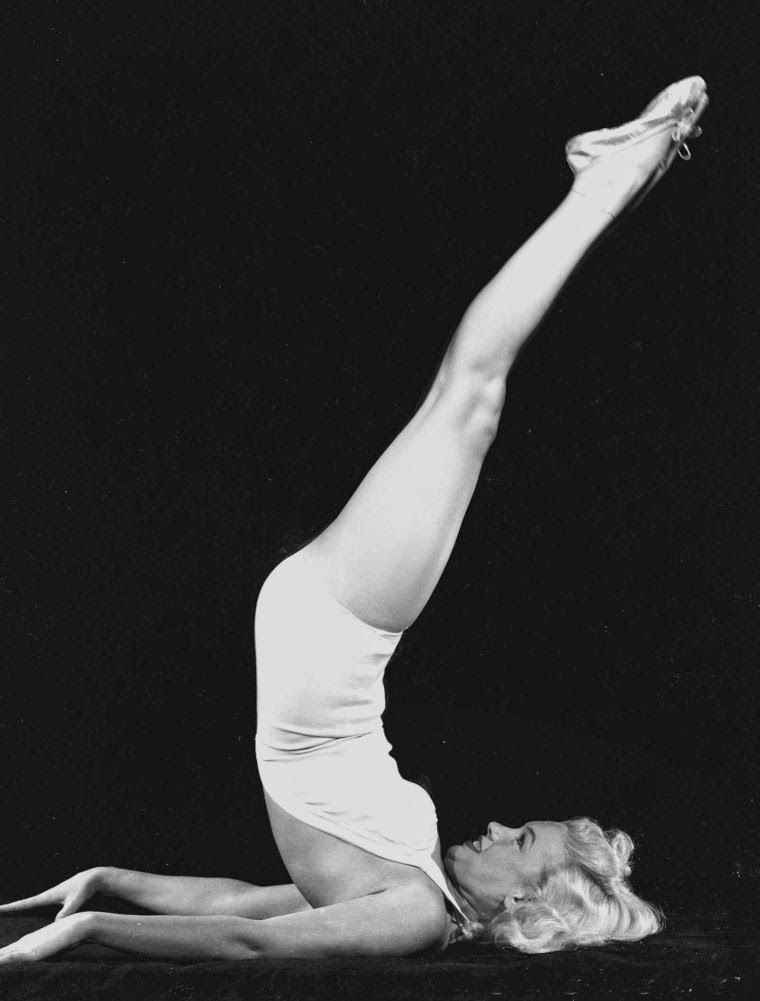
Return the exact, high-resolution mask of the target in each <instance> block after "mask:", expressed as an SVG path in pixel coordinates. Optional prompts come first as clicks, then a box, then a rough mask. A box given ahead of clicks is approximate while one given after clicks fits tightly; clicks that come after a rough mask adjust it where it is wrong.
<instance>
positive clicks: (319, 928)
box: [0, 77, 708, 962]
mask: <svg viewBox="0 0 760 1001" xmlns="http://www.w3.org/2000/svg"><path fill="white" fill-rule="evenodd" d="M707 101H708V99H707V94H706V87H705V83H704V80H702V78H701V77H689V78H687V79H684V80H681V81H679V82H678V83H675V84H673V85H672V86H670V87H668V88H667V89H666V90H664V91H663V92H662V93H660V94H658V96H657V97H656V98H655V99H654V100H653V101H652V102H651V103H650V104H649V105H648V106H647V107H646V108H645V109H644V111H643V112H642V114H641V115H640V116H639V118H638V119H635V120H633V121H630V122H627V123H626V124H624V125H622V126H619V127H617V128H613V129H602V130H599V131H597V132H590V133H585V134H583V135H580V136H576V137H575V138H574V139H572V140H570V142H569V143H568V144H567V147H566V154H567V159H568V162H569V164H570V166H571V168H572V170H573V172H574V175H575V177H574V180H573V184H572V186H571V188H570V190H569V192H568V193H567V195H566V197H565V198H564V199H563V200H562V202H561V204H560V205H559V206H558V207H557V208H556V209H555V210H554V211H553V212H552V213H551V215H550V216H549V217H548V218H547V219H546V220H545V222H544V223H543V224H542V225H541V226H540V228H539V229H538V230H537V231H536V232H535V233H534V234H533V235H532V236H531V237H530V239H529V240H528V241H527V242H526V243H525V244H524V246H522V247H521V248H520V249H519V250H518V251H517V253H515V254H514V256H513V257H512V258H511V259H510V260H509V261H508V262H507V263H506V264H505V265H504V266H503V268H502V269H501V270H500V271H499V272H498V273H497V274H496V275H495V277H494V278H493V279H492V280H491V281H489V282H488V284H487V285H486V286H485V287H484V288H483V290H482V291H481V292H480V293H479V294H478V295H477V296H476V297H475V299H474V300H473V302H472V303H471V305H470V306H469V307H468V309H467V310H466V312H465V314H464V316H463V318H462V320H461V323H460V324H459V326H458V328H457V330H456V332H455V334H454V336H453V339H452V340H451V343H450V344H449V346H448V350H447V351H446V354H445V356H444V358H443V360H442V362H441V365H440V367H439V369H438V371H437V373H436V375H435V378H434V379H433V382H432V384H431V387H430V390H429V392H428V393H427V396H426V398H425V399H424V401H423V403H422V405H421V406H420V408H419V410H418V411H417V413H416V414H415V415H414V417H413V418H412V419H411V421H410V422H409V423H408V424H407V426H406V427H405V428H403V430H402V431H401V433H400V434H399V435H398V437H397V438H396V439H395V441H393V442H392V443H391V445H390V446H389V447H388V449H387V450H386V451H385V452H384V453H383V454H382V455H381V456H380V458H379V459H378V460H377V461H376V462H375V464H374V465H373V466H372V468H371V469H370V471H369V472H368V473H367V475H366V476H365V478H364V479H363V480H362V482H361V483H360V484H359V486H358V488H357V490H356V492H355V493H354V494H353V496H352V497H351V498H350V500H349V501H348V503H347V504H346V506H345V507H344V508H343V510H342V511H340V513H339V514H338V515H337V517H336V518H335V520H334V521H333V522H332V523H331V524H330V525H329V526H328V527H327V528H326V529H325V530H324V531H323V532H322V533H321V534H320V535H319V536H318V537H317V538H315V539H313V540H312V541H311V542H310V543H309V544H308V545H307V546H305V548H303V549H301V550H300V551H299V552H297V553H295V554H293V555H291V556H289V557H288V558H287V559H285V560H283V561H282V562H281V563H280V564H279V565H278V566H277V567H275V568H274V570H273V571H272V573H271V574H270V575H269V577H268V578H267V580H266V582H265V583H264V585H263V587H262V589H261V592H260V595H259V598H258V602H257V607H256V620H255V635H256V656H257V682H258V688H257V698H258V729H257V734H256V757H257V763H258V766H259V773H260V776H261V780H262V784H263V787H264V792H265V797H266V805H267V810H268V813H269V819H270V822H271V826H272V832H273V834H274V838H275V841H276V843H277V847H278V848H279V851H280V853H281V855H282V858H283V861H284V863H285V866H286V868H287V870H288V872H289V874H290V877H291V879H292V883H291V884H289V885H285V886H274V887H259V886H252V885H250V884H247V883H243V882H240V881H238V880H232V879H216V878H195V877H184V876H157V875H152V874H150V873H141V872H131V871H127V870H121V869H114V868H109V867H97V868H94V869H90V870H87V871H85V872H82V873H79V874H77V875H75V876H73V877H72V878H71V879H68V880H66V881H65V882H63V883H61V884H60V885H58V886H56V887H53V888H52V889H50V890H47V891H45V892H43V893H40V894H38V895H37V896H34V897H30V898H27V899H24V900H18V901H15V902H13V903H9V904H5V905H3V906H2V908H0V910H2V912H4V913H9V912H15V911H19V910H22V909H24V908H30V907H37V906H49V905H58V906H59V907H60V909H59V912H58V915H57V917H56V919H55V921H54V922H53V923H52V924H49V925H47V926H45V927H43V928H41V929H39V930H38V931H34V932H32V933H31V934H29V935H26V936H24V937H23V938H21V939H19V940H18V941H17V942H14V943H12V944H10V945H8V946H7V947H5V948H4V949H2V950H0V961H1V962H12V961H14V960H19V961H22V960H37V959H43V958H45V957H48V956H51V955H53V954H55V953H57V952H60V951H61V950H64V949H68V948H70V947H72V946H75V945H76V944H78V943H80V942H85V941H88V942H99V943H103V944H105V945H108V946H112V947H115V948H117V949H122V950H125V951H127V952H135V953H140V954H143V955H148V956H156V957H166V958H173V959H183V960H188V959H198V960H203V959H211V958H214V959H252V958H258V957H277V956H303V957H327V956H345V955H348V956H394V955H396V956H398V955H406V954H409V953H414V952H419V951H421V950H429V949H432V950H435V949H438V950H442V949H445V948H447V947H448V946H449V945H451V944H452V943H454V942H456V941H459V940H461V939H482V940H486V941H494V942H496V943H498V944H500V945H504V946H508V947H513V948H516V949H520V950H522V951H524V952H550V951H553V950H557V949H562V948H567V947H572V946H579V945H584V944H590V943H593V944H599V943H603V942H607V941H611V940H620V941H630V940H636V939H640V938H643V937H644V936H646V935H649V934H651V933H653V932H656V931H657V930H658V929H659V928H660V926H661V920H662V919H661V915H660V913H659V912H658V910H657V909H656V908H655V907H653V906H652V905H650V904H648V903H647V902H645V901H644V900H642V899H640V898H639V897H638V896H636V894H635V893H634V891H633V890H632V889H631V887H630V885H629V883H628V876H629V874H630V864H629V858H630V855H631V852H632V849H633V844H632V841H631V839H630V838H629V837H628V836H627V835H626V834H624V833H622V832H620V831H603V830H602V829H601V828H600V827H599V826H598V825H597V824H596V823H595V822H593V821H592V820H590V819H588V818H579V819H574V820H569V821H563V822H558V821H549V820H543V821H532V822H529V823H525V824H521V825H519V826H517V827H510V826H507V825H504V824H500V823H496V822H491V823H489V824H488V825H487V827H486V829H485V831H484V832H483V834H482V835H481V836H480V837H478V838H477V839H475V840H474V841H469V842H467V843H465V844H462V845H455V846H453V847H451V848H449V849H448V851H447V852H446V855H445V858H442V857H441V850H440V843H439V840H438V835H437V826H436V825H437V819H436V813H435V808H434V806H433V803H432V801H431V799H430V798H429V796H428V795H427V793H426V792H425V791H424V790H423V789H422V788H421V787H420V786H418V785H416V784H414V783H410V782H407V781H405V780H404V779H403V778H401V776H400V774H399V772H398V768H397V766H396V763H395V761H394V759H393V758H391V757H390V755H389V751H390V745H389V743H388V741H387V740H386V738H385V735H384V732H383V725H382V718H381V717H382V713H383V709H384V704H385V703H384V689H383V677H384V672H385V668H386V666H387V664H388V661H389V659H390V657H391V655H392V654H393V651H394V649H395V648H396V645H397V644H398V641H399V638H400V636H401V635H402V633H403V632H404V630H406V629H408V628H409V627H410V626H411V625H412V623H413V622H414V621H415V619H416V618H417V616H418V615H419V614H420V612H421V610H422V609H423V607H424V606H425V604H426V602H427V601H428V599H429V598H430V595H431V594H432V592H433V589H434V588H435V586H436V584H437V582H438V580H439V578H440V576H441V573H442V572H443V569H444V567H445V566H446V563H447V561H448V559H449V555H450V554H451V551H452V547H453V546H454V542H455V540H456V538H457V534H458V532H459V529H460V526H461V524H462V519H463V518H464V515H465V511H466V510H467V507H468V504H469V502H470V498H471V497H472V495H473V491H474V490H475V486H476V484H477V481H478V476H479V473H480V469H481V466H482V463H483V460H484V458H485V455H486V453H487V452H488V450H489V448H490V446H491V444H492V442H493V441H494V438H495V436H496V431H497V427H498V424H499V419H500V416H501V412H502V407H503V405H504V398H505V380H506V378H507V375H508V374H509V371H510V369H511V367H512V365H513V364H514V361H515V359H516V358H517V355H518V353H519V352H520V350H521V348H522V347H523V345H524V344H525V343H526V341H527V340H528V338H529V337H530V335H531V333H532V332H533V331H534V330H535V329H536V328H537V326H538V325H539V323H540V322H541V320H542V319H543V317H544V316H545V314H546V313H547V311H548V309H549V307H550V306H551V304H552V303H553V301H554V300H555V298H556V296H557V295H558V293H559V292H560V290H561V289H562V287H563V285H564V284H565V282H566V281H567V279H568V278H569V277H570V275H571V273H572V272H573V271H574V270H575V268H576V267H577V266H578V264H579V263H580V261H581V260H582V258H583V257H584V256H585V255H586V253H587V252H588V251H589V250H590V248H591V247H592V246H593V245H595V244H596V243H597V241H598V240H599V238H600V237H602V236H603V235H604V234H605V233H606V232H607V231H608V228H609V227H610V225H611V223H612V221H613V220H616V219H618V218H619V217H620V215H621V213H623V212H624V211H625V210H629V209H630V208H631V207H632V206H633V205H634V204H636V203H637V202H638V201H640V199H641V198H642V197H643V196H644V195H645V194H646V192H647V191H648V190H649V189H650V188H651V187H652V186H653V185H654V184H655V183H656V182H657V181H658V180H659V179H660V177H662V175H663V174H664V173H665V171H666V170H667V169H668V168H669V167H670V165H671V164H672V163H673V161H674V159H675V156H676V154H679V155H680V156H681V157H682V158H685V159H688V157H689V156H690V154H689V153H688V147H686V146H685V140H686V139H687V138H690V137H691V136H697V135H699V134H700V131H701V130H700V129H699V127H698V126H697V124H696V123H697V121H698V119H699V118H700V116H701V114H702V112H703V111H704V109H705V107H706V105H707ZM96 891H103V892H105V893H107V894H109V895H115V896H120V897H123V898H124V899H126V900H128V901H131V902H132V903H134V904H136V905H138V906H139V907H140V908H142V909H145V910H148V911H152V912H155V913H153V914H150V915H147V916H144V915H142V916H138V915H130V914H108V913H101V912H98V911H87V910H83V907H84V905H85V904H86V902H87V900H88V899H89V897H90V896H91V895H92V894H93V893H94V892H96Z"/></svg>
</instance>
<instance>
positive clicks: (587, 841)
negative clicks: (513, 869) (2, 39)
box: [463, 817, 665, 953]
mask: <svg viewBox="0 0 760 1001" xmlns="http://www.w3.org/2000/svg"><path fill="white" fill-rule="evenodd" d="M565 826H566V828H567V837H566V841H565V859H564V861H563V862H562V863H561V864H560V865H554V866H549V867H547V868H545V869H544V870H543V871H542V872H541V873H540V875H539V876H538V878H537V879H536V880H535V882H534V884H533V885H532V886H531V887H528V888H527V892H526V894H525V897H524V898H523V899H522V900H517V901H512V900H505V902H504V907H503V908H502V910H500V911H499V912H498V913H497V914H496V915H495V916H494V917H493V918H491V920H490V921H489V922H482V923H480V922H470V923H469V926H468V927H467V928H465V929H463V931H464V935H463V937H464V938H467V939H476V940H480V941H484V942H490V943H495V944H496V945H498V946H502V947H505V948H509V947H511V948H513V949H519V950H520V951H521V952H530V953H538V952H557V951H559V950H560V949H570V948H575V947H578V946H583V945H602V944H603V943H605V942H610V941H618V942H633V941H636V940H638V939H641V938H645V937H646V936H647V935H653V934H654V933H655V932H658V931H660V930H661V929H662V928H663V927H664V924H665V917H664V915H663V913H662V911H661V910H659V908H657V907H655V906H654V905H653V904H650V903H648V902H647V901H646V900H642V899H641V897H637V896H636V894H635V893H634V892H633V890H632V889H631V887H630V885H629V884H628V882H627V877H628V876H629V875H630V873H631V866H630V865H629V859H630V857H631V855H632V853H633V848H634V845H633V841H632V840H631V838H630V837H629V836H628V835H627V834H625V833H624V832H623V831H618V830H614V829H612V830H603V829H602V828H601V827H600V826H599V824H598V823H596V821H594V820H591V819H590V818H589V817H576V818H574V819H573V820H568V821H566V822H565Z"/></svg>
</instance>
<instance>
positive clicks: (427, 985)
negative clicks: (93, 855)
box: [0, 880, 760, 1001]
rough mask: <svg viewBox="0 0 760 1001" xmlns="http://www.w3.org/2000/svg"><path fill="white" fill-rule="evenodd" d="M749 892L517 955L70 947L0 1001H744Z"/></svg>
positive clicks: (13, 972) (722, 893)
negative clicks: (147, 954)
mask: <svg viewBox="0 0 760 1001" xmlns="http://www.w3.org/2000/svg"><path fill="white" fill-rule="evenodd" d="M757 891H758V886H757V884H756V883H752V884H743V883H741V881H739V880H736V881H734V882H733V883H732V884H731V885H724V886H722V887H714V886H713V887H709V886H708V887H704V888H702V889H701V890H697V889H695V888H694V886H691V887H690V888H689V889H685V890H684V889H682V890H681V891H679V895H678V898H677V899H676V898H675V897H673V898H672V899H671V903H670V907H669V908H668V926H667V928H666V930H665V931H664V932H663V933H662V934H660V935H658V936H655V937H653V938H651V939H649V940H646V941H644V942H641V943H636V944H633V945H627V946H610V947H606V948H600V949H584V950H578V951H576V952H568V953H554V954H551V955H546V956H525V955H521V954H520V953H517V952H499V951H496V950H495V949H492V948H483V947H475V946H457V947H455V948H453V949H451V950H450V951H449V952H448V953H446V954H444V955H443V956H439V957H434V958H430V957H425V956H418V957H411V958H407V959H388V960H335V961H321V962H319V963H314V962H312V961H307V960H291V961H283V960H278V961H270V962H261V961H256V962H248V961H245V962H224V963H217V962H214V963H209V962H203V963H176V962H154V961H150V960H139V959H135V958H133V957H129V958H128V959H127V958H125V957H124V956H123V955H122V954H120V953H116V952H114V951H113V950H111V949H108V948H105V947H100V946H82V947H79V948H78V949H73V950H71V951H70V952H69V953H67V954H66V958H60V959H51V960H48V961H45V962H42V963H37V964H30V965H18V966H16V965H14V966H10V967H5V968H4V969H3V970H2V971H0V997H2V998H3V1001H21V999H35V1001H36V999H39V998H55V999H56V1001H69V999H71V1001H74V999H76V1001H83V999H84V998H125V999H139V1001H153V999H159V998H161V999H164V998H166V999H177V998H181V999H183V1001H196V999H197V1001H210V999H224V1001H227V999H229V1001H232V999H235V1001H237V999H244V998H262V999H280V998H282V999H294V998H298V999H300V998H309V999H315V1001H316V999H321V998H325V999H328V998H329V999H332V998H336V997H341V998H343V997H345V998H399V999H407V998H409V999H426V998H431V999H432V998H441V999H449V998H450V999H463V1001H464V999H469V998H499V997H503V998H515V999H518V998H519V999H533V998H552V999H554V998H557V999H559V998H577V999H583V998H593V999H607V998H610V999H612V998H615V999H626V998H651V999H657V998H663V999H665V998H668V999H680V998H689V999H694V998H700V997H704V998H744V997H747V998H754V997H756V996H757V991H758V988H759V987H760V958H759V956H758V950H757V945H758V942H759V940H760V934H759V933H758V920H757V919H758V917H760V907H759V906H758V892H757ZM49 919H50V915H49V914H47V913H45V914H43V913H42V912H39V913H38V914H36V915H35V916H24V917H15V918H4V919H2V920H0V943H1V944H3V945H4V944H6V943H8V942H10V941H13V940H14V939H16V938H18V937H19V936H20V935H22V934H25V933H26V932H27V931H31V930H33V929H34V928H37V927H40V926H41V925H43V924H45V923H47V921H48V920H49Z"/></svg>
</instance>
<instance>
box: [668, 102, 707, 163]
mask: <svg viewBox="0 0 760 1001" xmlns="http://www.w3.org/2000/svg"><path fill="white" fill-rule="evenodd" d="M693 117H694V108H687V109H686V111H685V112H684V115H683V117H682V118H681V120H680V121H679V122H677V123H676V125H675V128H674V129H673V131H672V132H671V134H670V135H671V138H672V140H673V142H674V143H677V145H678V150H677V152H678V155H679V156H680V157H681V159H682V160H691V150H690V149H689V147H688V146H687V145H686V140H687V139H698V138H699V137H700V136H701V135H702V129H701V128H700V127H699V126H698V125H692V124H691V120H692V118H693Z"/></svg>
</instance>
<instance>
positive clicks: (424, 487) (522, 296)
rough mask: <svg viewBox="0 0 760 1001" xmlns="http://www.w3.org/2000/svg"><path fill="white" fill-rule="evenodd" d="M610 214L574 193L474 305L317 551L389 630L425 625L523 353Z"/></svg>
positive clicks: (332, 580) (357, 608) (354, 601)
mask: <svg viewBox="0 0 760 1001" xmlns="http://www.w3.org/2000/svg"><path fill="white" fill-rule="evenodd" d="M609 222H610V217H609V215H608V214H606V213H604V212H602V211H600V210H599V209H598V208H596V207H594V206H593V205H592V204H589V202H588V201H587V199H585V198H583V197H580V196H579V195H578V194H576V193H574V192H572V191H571V192H570V193H569V194H568V196H567V197H566V198H565V199H564V200H563V201H562V203H561V204H560V205H559V207H558V208H557V209H556V210H555V211H554V212H553V213H552V214H551V215H550V216H549V217H548V218H547V219H546V221H545V222H544V223H543V225H542V226H541V227H540V228H539V229H538V230H537V231H536V232H535V233H534V234H533V235H532V236H531V237H530V239H529V240H528V241H527V242H526V243H525V244H524V245H523V246H522V247H521V248H520V249H519V250H518V251H517V252H516V253H515V254H514V255H513V257H511V258H510V260H509V261H508V262H507V263H506V264H505V265H504V267H502V269H501V270H500V271H499V272H498V273H497V274H496V275H495V277H494V278H493V279H492V280H491V281H490V282H489V283H488V284H487V285H486V286H485V288H483V290H482V291H481V292H480V293H479V294H478V295H477V297H476V298H475V299H474V300H473V302H472V303H471V304H470V306H469V307H468V309H467V310H466V312H465V315H464V317H463V318H462V320H461V322H460V324H459V326H458V328H457V330H456V332H455V334H454V337H453V338H452V341H451V343H450V345H449V347H448V350H447V352H446V354H445V356H444V358H443V361H442V363H441V366H440V368H439V370H438V373H437V375H436V377H435V379H434V381H433V384H432V386H431V388H430V391H429V392H428V394H427V396H426V398H425V400H424V401H423V403H422V405H421V406H420V408H419V410H418V411H417V413H416V414H415V415H414V417H413V418H412V420H411V421H410V422H409V423H408V424H407V426H406V427H405V428H404V429H403V430H402V431H401V433H400V434H399V435H398V437H397V438H396V439H395V440H394V441H393V442H392V443H391V445H390V446H389V447H388V448H387V449H386V451H385V452H384V453H383V454H382V455H381V456H380V458H379V459H378V460H377V461H376V462H375V464H374V465H373V466H372V468H371V469H370V471H369V472H368V473H367V475H366V476H365V477H364V479H363V480H362V482H361V483H360V484H359V486H358V488H357V489H356V491H355V493H354V494H353V496H352V497H351V499H350V500H349V501H348V503H347V504H346V506H345V507H344V508H343V510H342V511H341V512H340V514H339V515H338V517H337V518H336V519H335V520H334V521H333V522H332V523H331V524H330V525H329V526H328V527H327V528H326V529H325V531H324V532H322V534H321V535H320V536H318V537H317V538H316V539H315V540H313V541H312V542H311V543H310V549H311V552H312V554H313V555H314V556H315V557H316V558H317V560H318V561H319V562H320V563H321V566H322V568H323V571H324V573H325V576H326V579H327V581H328V584H329V587H330V590H331V592H332V594H333V595H334V597H335V598H336V599H337V600H338V601H340V602H341V603H342V604H343V605H345V606H346V607H347V608H349V609H350V610H351V611H352V612H353V613H354V614H355V615H357V616H358V617H359V618H361V619H363V620H364V621H366V622H369V623H370V624H371V625H375V626H378V627H380V628H384V629H388V630H392V631H400V630H402V629H406V628H407V627H408V626H409V625H411V623H412V622H413V621H414V620H415V619H416V618H417V616H418V615H419V613H420V612H421V611H422V609H423V607H424V606H425V604H426V602H427V601H428V599H429V597H430V595H431V594H432V592H433V589H434V588H435V586H436V584H437V582H438V580H439V578H440V576H441V573H442V572H443V569H444V567H445V566H446V563H447V561H448V559H449V556H450V554H451V551H452V548H453V546H454V542H455V540H456V538H457V535H458V533H459V529H460V526H461V524H462V519H463V518H464V514H465V511H466V510H467V506H468V504H469V502H470V499H471V497H472V494H473V491H474V490H475V485H476V483H477V480H478V475H479V473H480V469H481V466H482V463H483V459H484V458H485V455H486V453H487V451H488V448H489V446H490V444H491V442H492V441H493V439H494V436H495V434H496V430H497V427H498V424H499V417H500V414H501V410H502V407H503V404H504V399H505V380H506V377H507V374H508V372H509V370H510V368H511V366H512V364H513V362H514V360H515V358H516V356H517V354H518V352H519V350H520V348H521V347H522V346H523V345H524V344H525V342H526V341H527V339H528V338H529V337H530V335H531V333H533V331H534V330H535V329H536V328H537V326H538V325H539V324H540V322H541V320H542V319H543V317H544V316H545V314H546V312H547V310H548V309H549V307H550V306H551V304H552V303H553V301H554V300H555V298H556V296H557V294H558V293H559V292H560V290H561V289H562V287H563V285H564V284H565V282H566V281H567V279H568V278H569V276H570V275H571V273H572V272H573V270H574V269H575V268H576V266H577V265H578V263H579V262H580V260H581V259H582V257H583V256H584V255H585V253H586V252H587V250H588V249H589V247H590V246H591V244H592V243H593V242H594V241H595V240H596V239H597V237H598V236H599V235H600V233H601V232H602V230H603V229H604V228H605V226H607V225H608V224H609Z"/></svg>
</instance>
